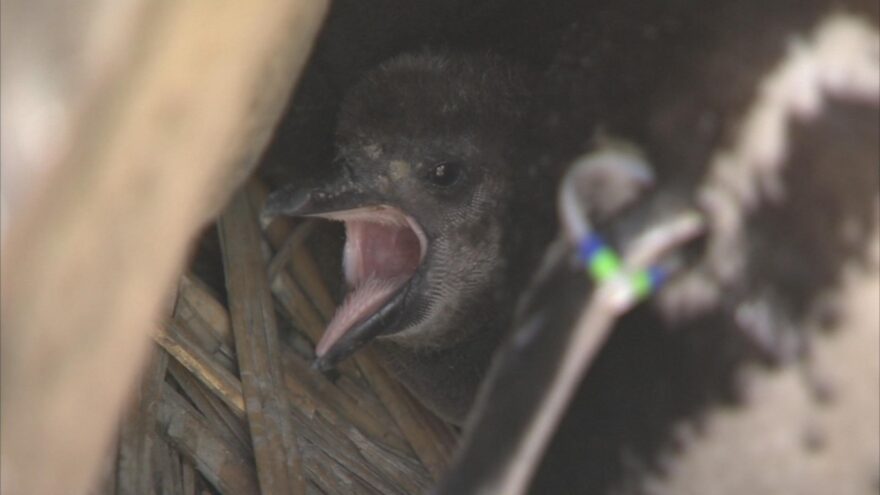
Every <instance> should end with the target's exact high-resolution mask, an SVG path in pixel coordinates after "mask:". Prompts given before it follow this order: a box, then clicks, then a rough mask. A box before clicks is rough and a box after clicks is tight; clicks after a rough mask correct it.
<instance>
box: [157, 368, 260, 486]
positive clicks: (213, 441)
mask: <svg viewBox="0 0 880 495" xmlns="http://www.w3.org/2000/svg"><path fill="white" fill-rule="evenodd" d="M158 417H159V422H160V424H161V426H162V432H163V433H164V434H165V436H166V437H167V438H168V441H169V442H170V443H171V444H172V445H174V446H175V447H176V448H177V449H178V450H179V451H180V452H181V453H182V454H184V455H185V456H186V457H187V459H189V461H190V462H192V463H193V464H194V465H195V466H196V467H197V468H198V470H199V472H200V473H202V475H203V476H205V478H206V479H207V480H208V481H209V482H210V483H211V484H212V485H214V486H215V487H216V488H217V489H218V490H220V492H221V493H224V494H239V493H242V494H251V493H253V494H257V493H260V489H259V485H258V483H257V475H256V473H255V472H254V469H253V464H252V461H251V460H249V459H248V457H247V456H246V455H245V454H244V453H242V452H241V451H239V450H238V449H237V448H236V447H235V445H234V444H233V443H230V442H229V441H228V439H224V438H223V437H222V436H220V435H217V434H216V433H215V432H214V431H213V430H212V429H211V428H210V427H209V426H208V425H207V424H206V423H205V420H204V419H203V418H202V416H201V415H200V414H199V413H198V412H197V411H195V410H194V409H193V408H192V406H190V405H189V404H188V403H187V402H186V399H184V398H183V397H181V396H180V394H178V393H177V392H175V391H174V389H173V388H171V387H170V386H169V385H167V384H166V385H165V386H164V387H163V390H162V402H160V404H159V415H158Z"/></svg>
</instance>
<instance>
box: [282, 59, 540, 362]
mask: <svg viewBox="0 0 880 495" xmlns="http://www.w3.org/2000/svg"><path fill="white" fill-rule="evenodd" d="M521 77H522V76H521V73H520V72H519V71H518V70H517V69H516V68H514V67H513V66H511V65H508V64H506V63H504V62H503V61H501V60H499V59H497V58H495V57H492V56H488V55H471V56H456V57H455V58H449V57H446V56H443V55H436V54H427V53H425V54H420V55H404V56H401V57H398V58H395V59H392V60H391V61H389V62H387V63H385V64H384V65H381V66H380V67H379V68H377V69H375V70H374V71H372V72H370V73H368V74H367V75H366V76H365V78H364V79H363V80H362V81H361V82H360V83H359V84H358V85H356V86H355V87H354V88H352V89H351V90H350V91H349V92H348V93H347V95H346V97H345V99H344V100H343V103H342V106H341V111H340V116H339V123H338V128H337V135H336V165H337V168H338V170H336V171H335V173H336V178H335V179H334V180H331V181H329V182H327V183H324V184H320V185H317V186H314V187H288V188H285V189H282V190H280V191H278V192H276V193H274V194H273V195H272V196H271V197H270V198H269V200H268V202H267V205H266V210H265V214H267V215H294V216H317V217H323V218H329V219H333V220H339V221H343V222H345V230H346V241H345V248H344V253H343V267H344V273H345V281H346V284H347V286H348V295H347V297H346V300H345V302H344V303H343V304H342V305H341V306H340V308H339V309H338V310H337V312H336V314H335V315H334V317H333V319H332V320H331V322H330V323H329V325H328V327H327V330H326V332H325V334H324V337H323V338H322V340H321V341H320V342H319V343H318V346H317V350H316V352H317V355H318V366H319V367H324V368H326V367H329V366H332V365H333V364H334V363H335V362H337V361H339V360H340V359H342V358H344V357H346V356H348V355H350V354H351V353H352V352H354V351H355V350H356V349H358V348H359V347H361V346H362V345H364V344H365V343H367V342H369V341H370V340H372V339H374V338H377V337H380V338H384V339H391V340H393V341H395V342H396V343H398V344H401V345H404V346H406V345H411V346H419V347H428V348H430V347H432V346H434V347H439V346H449V345H453V344H454V343H456V342H459V341H461V340H463V339H466V338H468V337H469V333H472V332H474V331H478V330H479V328H480V326H481V323H482V322H486V321H487V320H489V319H491V315H489V314H488V313H487V311H485V309H486V307H491V304H492V301H493V300H497V299H498V298H499V297H500V296H499V295H498V294H497V293H498V285H499V284H503V277H504V271H505V267H506V263H507V259H506V256H505V247H504V244H505V242H506V241H505V234H504V225H505V224H509V223H510V221H511V219H510V218H508V217H507V215H508V214H509V212H510V208H509V205H510V203H511V196H512V195H514V188H513V186H512V182H513V181H514V180H515V174H516V167H515V166H514V165H513V164H512V163H511V161H512V160H513V159H514V155H515V154H514V151H513V150H514V148H515V147H516V145H517V144H518V143H517V140H518V136H519V132H520V128H521V121H522V117H523V113H524V110H525V107H526V103H525V101H524V100H525V98H526V91H525V89H524V84H523V80H522V78H521Z"/></svg>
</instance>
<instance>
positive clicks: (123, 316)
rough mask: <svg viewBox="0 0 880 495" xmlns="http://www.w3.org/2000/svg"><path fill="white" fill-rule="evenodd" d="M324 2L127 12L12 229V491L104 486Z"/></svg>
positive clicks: (6, 400)
mask: <svg viewBox="0 0 880 495" xmlns="http://www.w3.org/2000/svg"><path fill="white" fill-rule="evenodd" d="M14 2H15V0H10V1H9V2H4V11H5V12H13V11H14V9H12V8H11V7H12V5H11V4H13V3H14ZM16 5H17V7H18V9H19V10H21V9H25V10H26V9H27V8H28V5H27V1H26V0H20V1H19V2H18V3H17V4H16ZM326 6H327V2H326V0H310V1H304V0H253V1H249V2H200V1H184V2H147V1H146V0H144V1H141V8H133V9H130V11H131V14H130V15H132V16H135V17H133V19H135V24H138V23H141V24H142V25H140V24H139V25H138V29H137V32H138V33H139V35H138V36H133V37H132V39H130V40H127V43H129V44H128V45H126V46H124V47H121V48H118V50H122V52H123V54H124V56H123V57H118V58H116V59H114V62H117V65H114V66H113V67H111V68H107V67H103V68H102V69H104V70H96V71H94V72H91V73H90V75H91V76H92V77H94V78H97V79H98V81H96V82H95V84H93V85H90V86H89V88H88V92H87V93H85V94H78V95H76V99H77V101H78V102H81V104H80V105H78V107H77V108H78V109H79V111H78V112H76V115H75V117H76V119H75V122H73V125H72V127H71V129H72V131H71V133H70V136H69V138H70V139H69V140H68V143H67V147H66V148H65V150H64V152H63V153H58V158H57V163H53V164H51V165H50V166H48V167H47V169H48V170H49V171H50V172H49V175H48V176H47V177H46V178H45V181H44V183H43V184H41V187H40V188H39V190H40V191H41V193H40V194H39V195H38V196H37V197H36V199H34V201H32V202H30V203H29V206H27V207H25V208H24V209H23V210H22V211H21V215H19V216H17V217H16V218H15V221H14V222H12V225H11V230H10V231H9V232H6V233H5V234H8V235H4V239H3V248H2V254H3V255H2V260H0V264H2V277H0V303H2V311H0V315H2V316H0V318H2V325H0V326H2V346H0V348H2V356H0V363H2V370H0V371H2V373H0V375H2V385H0V391H2V399H0V429H2V435H0V438H2V440H0V471H2V473H3V476H2V481H0V491H2V492H3V493H4V494H11V495H14V494H29V493H41V494H50V495H51V494H56V493H59V494H60V493H64V494H81V493H84V492H85V491H86V490H87V489H88V487H89V486H90V484H92V483H93V482H94V480H95V478H96V476H97V471H98V468H99V464H100V461H101V459H102V454H103V451H104V450H105V449H106V448H107V447H108V446H109V445H110V442H111V437H112V434H113V433H114V432H115V431H116V430H115V426H116V425H117V424H118V418H119V416H120V412H121V411H122V409H123V406H124V403H125V399H126V397H127V396H128V395H129V394H130V391H131V388H132V386H133V385H134V383H135V381H136V377H137V374H138V372H139V370H140V369H141V367H142V366H143V365H144V363H145V358H146V355H147V349H148V346H149V342H150V340H149V336H148V335H149V331H150V330H151V329H152V328H153V327H154V324H155V321H154V318H155V317H156V315H157V314H158V312H159V309H160V307H161V305H162V301H163V300H164V298H165V297H166V296H167V294H168V292H170V290H171V289H172V287H173V286H174V281H175V279H176V277H177V276H178V275H179V273H180V271H181V267H182V265H183V262H184V258H185V253H186V249H187V246H188V244H189V243H190V241H191V239H192V238H193V236H194V235H195V233H196V232H197V229H198V228H199V227H200V226H202V225H203V224H204V223H205V222H206V221H207V220H208V219H209V218H211V217H212V216H213V215H214V214H215V213H216V212H217V211H218V210H219V208H220V207H221V206H222V204H223V203H225V201H226V199H227V198H228V197H229V195H230V194H231V192H232V191H233V189H235V188H236V187H237V186H238V185H239V184H240V183H241V182H242V180H243V178H244V177H246V176H247V175H248V174H249V172H250V170H251V169H252V168H253V164H254V163H255V160H256V157H258V156H259V154H260V153H261V151H262V149H263V148H264V146H265V144H266V142H267V140H268V138H269V137H270V135H271V131H272V129H273V127H274V125H275V123H276V121H277V119H278V117H279V115H280V113H281V112H282V110H283V108H284V100H285V98H286V97H287V95H288V94H289V92H290V90H291V88H292V85H293V82H294V81H295V79H296V77H297V75H298V73H299V72H300V70H301V68H302V66H303V64H304V62H305V60H306V57H307V56H308V54H309V52H310V49H311V43H312V41H313V39H314V36H315V34H316V32H317V30H318V28H319V25H320V21H321V19H322V17H323V15H324V12H325V9H326ZM44 7H45V6H44ZM6 8H9V10H6ZM43 10H44V11H45V12H44V15H46V16H52V15H56V16H63V15H65V13H66V12H67V10H65V9H53V8H48V9H47V8H44V9H43ZM99 10H100V9H96V10H95V11H94V12H92V15H93V16H96V17H97V16H98V15H100V11H99ZM90 12H91V11H90ZM4 17H5V16H4ZM72 18H74V19H80V20H81V18H82V16H73V17H72ZM4 20H5V21H9V22H7V23H4V26H6V25H9V26H13V25H15V22H12V20H10V19H4ZM54 20H55V21H56V22H64V19H61V20H59V19H54ZM48 25H54V23H48ZM80 27H81V32H82V36H87V35H89V34H90V33H88V32H87V31H88V30H87V27H86V26H80ZM43 29H44V28H43ZM4 31H5V29H4ZM4 34H8V33H4ZM31 34H33V33H31ZM43 34H44V35H47V36H51V35H52V33H51V32H47V33H43ZM4 39H5V36H4ZM24 44H25V43H20V44H19V45H24ZM4 45H6V43H4ZM7 48H8V50H14V49H15V47H4V60H5V57H6V55H7V53H10V52H7V51H6V50H7ZM93 48H95V49H96V50H97V51H99V52H100V51H101V50H102V49H103V50H106V48H107V47H105V46H101V47H93ZM113 48H114V49H116V48H117V47H113ZM118 50H117V51H118ZM89 55H94V54H89ZM53 62H54V61H53V60H51V59H47V60H45V61H44V65H45V66H51V65H52V63H53ZM74 65H75V64H74ZM8 76H9V77H14V76H17V75H15V74H9V75H8ZM6 77H7V74H6V73H5V71H4V82H6V79H5V78H6ZM22 77H24V75H23V76H22ZM9 124H15V123H14V122H9ZM6 125H7V121H6V120H4V126H6ZM8 144H10V143H4V146H6V145H8ZM7 166H10V167H11V166H14V164H11V163H4V167H7ZM46 473H52V475H51V476H46Z"/></svg>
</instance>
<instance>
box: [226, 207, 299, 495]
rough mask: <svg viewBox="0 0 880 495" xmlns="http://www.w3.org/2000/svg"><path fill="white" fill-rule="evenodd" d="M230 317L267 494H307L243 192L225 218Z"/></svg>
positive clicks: (255, 228) (255, 229)
mask: <svg viewBox="0 0 880 495" xmlns="http://www.w3.org/2000/svg"><path fill="white" fill-rule="evenodd" d="M219 231H220V240H221V245H222V247H223V264H224V268H225V272H226V287H227V293H228V295H229V315H230V322H231V324H232V332H233V334H234V335H235V353H236V356H237V357H238V369H239V375H240V376H241V382H242V390H243V392H244V398H245V405H246V412H247V419H248V424H249V425H250V432H251V439H252V441H253V447H254V457H255V458H256V461H257V475H258V477H259V480H260V488H261V489H262V491H263V493H265V494H269V495H272V494H286V495H289V494H302V493H305V489H306V483H305V478H304V477H303V473H302V467H301V462H300V455H299V451H298V448H297V443H296V439H295V438H294V429H293V425H292V424H291V420H290V416H291V408H290V404H289V403H288V400H287V394H286V393H285V389H284V377H283V374H282V370H281V349H280V343H279V340H278V329H277V324H276V322H275V308H274V306H273V301H272V294H271V292H270V290H269V281H268V279H267V276H266V262H265V260H264V259H263V254H262V251H261V235H260V227H259V224H258V222H257V218H256V216H255V215H254V212H253V211H252V209H251V205H250V203H249V202H248V199H247V196H246V193H245V192H244V191H240V192H239V193H237V194H236V195H235V196H234V197H233V199H232V202H231V203H230V204H229V205H228V206H227V208H226V210H225V211H224V212H223V214H222V215H221V217H220V222H219Z"/></svg>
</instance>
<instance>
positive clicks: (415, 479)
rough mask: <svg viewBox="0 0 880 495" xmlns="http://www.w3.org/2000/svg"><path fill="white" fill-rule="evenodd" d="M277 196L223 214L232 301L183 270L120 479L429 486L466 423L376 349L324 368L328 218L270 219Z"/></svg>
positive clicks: (181, 489) (175, 484) (130, 426)
mask: <svg viewBox="0 0 880 495" xmlns="http://www.w3.org/2000/svg"><path fill="white" fill-rule="evenodd" d="M265 197H266V188H265V187H264V186H263V185H262V184H260V183H257V182H253V183H251V184H250V185H249V186H248V187H246V188H245V189H244V190H242V191H241V192H239V193H238V196H236V198H235V199H234V200H233V201H232V203H231V204H230V206H229V207H228V208H227V210H226V211H225V212H224V213H223V214H222V216H221V218H220V220H219V222H218V229H217V231H218V232H219V236H220V245H221V246H222V250H221V251H222V258H223V265H224V267H225V280H226V285H225V292H226V295H227V298H228V300H229V301H230V303H229V305H228V306H227V305H226V304H224V303H223V302H222V294H221V295H218V293H217V291H216V290H214V289H213V288H212V287H210V286H209V284H208V283H206V282H204V281H203V280H201V279H200V278H199V277H198V276H197V275H195V274H194V273H192V272H188V273H186V274H185V275H183V276H182V277H181V280H180V284H179V287H178V291H177V295H176V298H175V301H174V307H173V310H172V312H171V315H170V316H169V317H168V318H167V320H166V321H165V322H163V323H162V325H161V326H160V329H159V330H158V331H157V332H156V334H155V343H156V345H155V346H154V347H155V350H154V352H153V355H152V358H151V364H150V366H149V367H148V370H147V372H146V375H145V376H144V378H143V382H142V385H141V387H140V392H139V394H138V397H137V400H136V402H135V403H134V404H133V408H132V410H131V411H130V412H129V413H128V415H127V417H126V419H125V420H124V424H123V426H122V430H121V435H120V437H119V448H118V449H117V452H118V456H117V458H116V469H114V470H113V471H114V473H113V474H112V475H111V478H115V479H116V482H117V483H119V485H120V487H126V489H131V490H132V491H133V493H149V492H150V490H151V487H153V486H156V487H159V486H161V487H164V488H165V489H167V490H168V491H167V493H181V494H194V493H206V492H207V493H222V494H248V493H259V492H260V487H263V490H264V491H265V490H267V489H268V490H270V491H265V492H266V493H276V491H275V490H278V489H281V490H282V491H283V490H286V489H287V487H291V486H295V483H297V482H298V481H296V479H297V478H304V479H305V482H306V487H307V489H306V493H326V494H335V493H340V494H341V493H345V494H354V493H382V494H410V493H422V492H425V491H426V490H427V489H428V488H429V487H430V486H431V484H432V483H433V481H434V480H436V479H437V477H438V476H439V475H440V473H442V472H443V471H444V469H445V468H446V467H447V465H448V464H449V460H450V454H451V451H452V449H453V446H454V444H455V432H454V431H453V430H452V428H451V427H450V426H448V425H447V424H445V423H444V422H442V421H441V420H439V419H438V418H436V417H435V416H433V415H432V414H431V413H430V412H429V411H427V410H426V409H425V408H424V407H422V406H421V405H420V404H418V403H417V402H416V401H415V400H414V399H413V398H412V397H411V396H410V395H409V393H408V392H407V391H406V390H405V389H404V388H403V387H402V386H401V385H400V384H398V383H397V382H396V381H395V380H394V379H393V378H391V377H390V376H389V375H388V373H387V372H386V371H385V369H383V367H382V366H381V365H380V364H379V363H378V362H377V360H376V359H375V358H374V356H373V355H372V354H371V353H370V352H369V349H368V350H366V351H364V352H359V353H358V354H357V355H356V356H354V358H353V359H351V360H349V361H347V362H344V363H342V364H341V365H340V366H339V368H338V372H337V374H335V375H334V376H332V377H328V376H326V375H324V374H321V373H320V372H318V371H316V370H313V369H311V367H310V359H309V358H310V356H311V355H312V352H313V344H314V343H315V342H317V340H318V339H319V338H320V335H321V333H322V332H323V329H324V325H325V322H326V321H327V320H328V319H329V318H330V316H331V315H332V313H333V311H334V308H335V301H334V299H333V297H332V296H331V290H330V289H328V281H327V280H326V278H327V277H325V276H324V274H323V273H322V270H321V269H320V268H319V265H318V263H317V262H316V261H315V256H314V254H313V251H312V249H311V247H310V245H309V243H308V242H307V240H308V237H309V235H310V233H311V232H313V231H314V227H315V224H314V223H313V221H305V222H299V223H295V222H292V221H290V220H288V219H283V218H281V219H276V220H274V221H272V222H271V223H270V224H265V225H263V228H261V226H260V223H259V221H258V215H257V212H258V211H259V210H260V209H261V206H262V203H263V201H264V200H265ZM266 254H269V255H270V256H266ZM198 256H203V257H209V254H205V253H201V254H199V255H197V259H196V261H204V260H199V259H198ZM203 264H204V263H203ZM202 271H204V270H202ZM208 274H209V275H210V272H208ZM279 328H280V329H281V330H280V331H279ZM245 404H247V407H246V406H245ZM297 453H299V458H298V459H297ZM258 480H259V481H258ZM108 483H109V482H108ZM267 487H268V488H267ZM108 491H111V492H112V491H113V488H112V486H108Z"/></svg>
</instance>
